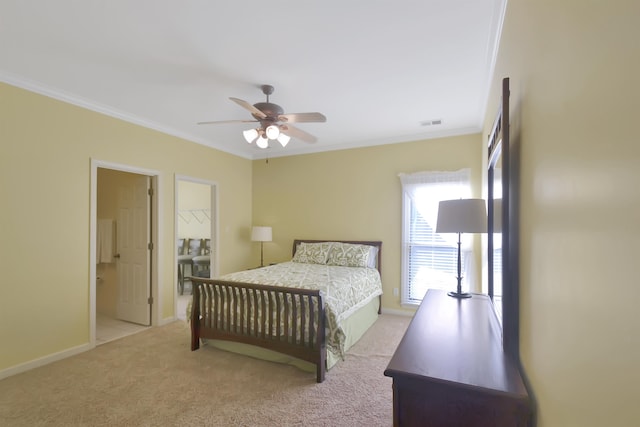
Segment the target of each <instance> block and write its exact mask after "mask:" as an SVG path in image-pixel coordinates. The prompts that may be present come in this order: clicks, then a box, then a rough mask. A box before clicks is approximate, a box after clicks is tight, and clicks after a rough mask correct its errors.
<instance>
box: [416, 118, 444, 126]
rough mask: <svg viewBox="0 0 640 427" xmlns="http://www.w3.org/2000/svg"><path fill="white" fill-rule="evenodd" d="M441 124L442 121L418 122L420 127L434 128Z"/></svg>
mask: <svg viewBox="0 0 640 427" xmlns="http://www.w3.org/2000/svg"><path fill="white" fill-rule="evenodd" d="M441 124H442V119H435V120H424V121H421V122H420V126H435V125H441Z"/></svg>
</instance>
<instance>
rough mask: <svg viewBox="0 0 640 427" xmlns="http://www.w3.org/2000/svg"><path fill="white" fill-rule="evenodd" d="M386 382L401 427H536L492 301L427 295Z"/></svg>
mask: <svg viewBox="0 0 640 427" xmlns="http://www.w3.org/2000/svg"><path fill="white" fill-rule="evenodd" d="M384 374H385V375H386V376H388V377H392V378H393V424H394V426H465V427H472V426H487V427H499V426H530V425H531V423H532V408H531V402H530V399H529V395H528V393H527V389H526V388H525V385H524V382H523V380H522V377H521V375H520V371H519V369H518V367H517V365H516V364H515V363H513V361H511V360H510V359H509V358H508V357H507V355H506V354H505V353H504V352H503V349H502V333H501V329H500V324H499V322H498V319H497V317H496V315H495V312H494V310H493V305H492V303H491V300H490V299H489V297H488V296H486V295H476V294H474V295H473V297H472V298H468V299H457V298H452V297H450V296H448V295H447V293H446V292H444V291H436V290H430V291H428V292H427V294H426V296H425V298H424V300H423V301H422V304H421V305H420V308H419V309H418V311H417V312H416V314H415V316H414V318H413V320H412V321H411V324H410V325H409V328H408V329H407V331H406V333H405V335H404V337H403V338H402V341H401V342H400V344H399V345H398V348H397V349H396V352H395V354H394V355H393V358H392V359H391V361H390V362H389V365H388V366H387V369H386V370H385V372H384Z"/></svg>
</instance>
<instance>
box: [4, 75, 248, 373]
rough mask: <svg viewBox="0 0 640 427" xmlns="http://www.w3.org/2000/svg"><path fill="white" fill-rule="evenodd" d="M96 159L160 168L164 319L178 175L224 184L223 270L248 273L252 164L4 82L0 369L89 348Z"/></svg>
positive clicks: (170, 305) (171, 277) (169, 300)
mask: <svg viewBox="0 0 640 427" xmlns="http://www.w3.org/2000/svg"><path fill="white" fill-rule="evenodd" d="M91 159H97V160H100V161H105V162H113V163H117V164H123V165H128V166H133V167H136V168H143V169H147V170H154V171H159V173H160V177H159V181H160V183H159V185H160V187H159V189H158V190H159V197H160V200H161V205H160V206H159V218H160V221H161V223H160V224H159V227H160V236H161V239H162V241H160V242H158V243H159V245H158V247H159V251H160V252H159V256H160V272H159V273H160V274H159V276H160V280H161V282H160V284H159V285H160V292H161V296H162V307H160V317H161V318H162V319H170V318H171V317H172V316H173V315H174V313H173V309H174V300H173V298H174V292H175V291H174V288H175V286H176V276H177V273H176V266H175V265H174V262H173V260H174V258H173V257H174V253H175V240H174V239H175V228H174V212H175V206H174V177H175V174H178V175H185V176H193V177H196V178H200V179H205V180H210V181H215V182H217V183H218V195H219V201H220V223H221V228H220V230H221V236H220V245H221V247H222V248H225V250H224V251H221V254H220V263H221V268H220V270H221V272H222V273H224V272H229V271H233V270H237V269H240V268H244V267H248V266H249V260H250V255H251V249H252V247H251V244H250V242H248V239H246V238H245V235H246V233H247V230H248V229H249V227H250V226H251V191H252V190H251V174H252V172H251V168H252V162H251V161H249V160H246V159H242V158H239V157H236V156H233V155H229V154H226V153H222V152H219V151H217V150H212V149H210V148H207V147H204V146H201V145H198V144H194V143H189V142H187V141H184V140H181V139H179V138H176V137H172V136H169V135H166V134H162V133H160V132H156V131H153V130H149V129H145V128H142V127H140V126H137V125H133V124H130V123H127V122H124V121H121V120H117V119H114V118H111V117H108V116H105V115H102V114H98V113H95V112H92V111H89V110H86V109H82V108H79V107H75V106H72V105H69V104H66V103H63V102H60V101H57V100H54V99H51V98H47V97H44V96H41V95H38V94H34V93H31V92H28V91H25V90H21V89H18V88H16V87H13V86H10V85H7V84H0V174H1V175H0V176H1V179H0V190H1V191H0V195H1V197H2V202H1V203H2V209H0V224H1V225H2V227H1V228H0V241H2V242H3V244H2V245H0V248H1V249H0V263H1V268H0V270H1V271H2V280H1V282H0V346H1V347H0V348H1V351H0V372H2V370H3V369H6V368H9V367H13V366H16V365H19V364H22V363H27V362H29V361H33V360H35V359H38V358H41V357H45V356H48V355H51V354H53V353H56V352H61V351H65V350H69V349H72V348H74V347H77V346H81V345H83V344H86V343H87V342H88V341H89V229H90V226H89V220H90V218H89V216H90V215H89V209H90V169H91V168H90V164H91Z"/></svg>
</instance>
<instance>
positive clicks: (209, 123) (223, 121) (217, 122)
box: [198, 120, 257, 125]
mask: <svg viewBox="0 0 640 427" xmlns="http://www.w3.org/2000/svg"><path fill="white" fill-rule="evenodd" d="M256 122H257V120H214V121H211V122H198V124H199V125H219V124H223V123H256Z"/></svg>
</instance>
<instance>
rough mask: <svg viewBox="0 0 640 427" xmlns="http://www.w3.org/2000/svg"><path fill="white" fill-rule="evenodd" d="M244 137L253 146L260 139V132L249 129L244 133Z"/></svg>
mask: <svg viewBox="0 0 640 427" xmlns="http://www.w3.org/2000/svg"><path fill="white" fill-rule="evenodd" d="M242 135H244V139H245V140H246V141H247V142H248V143H249V144H251V143H252V142H253V141H254V140H255V139H256V138H257V137H258V131H257V130H256V129H247V130H245V131H243V132H242Z"/></svg>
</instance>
